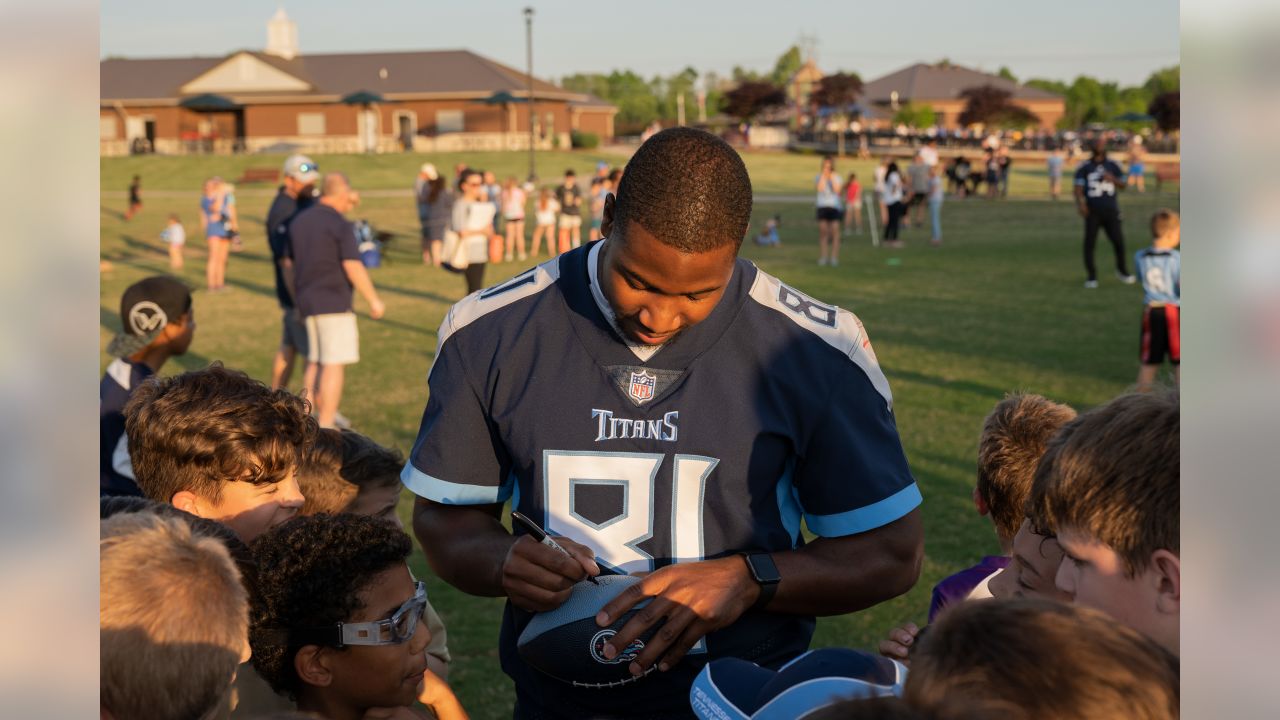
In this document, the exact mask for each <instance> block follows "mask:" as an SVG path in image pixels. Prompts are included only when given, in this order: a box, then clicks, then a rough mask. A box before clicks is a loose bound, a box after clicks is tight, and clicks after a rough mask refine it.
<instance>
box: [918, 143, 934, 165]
mask: <svg viewBox="0 0 1280 720" xmlns="http://www.w3.org/2000/svg"><path fill="white" fill-rule="evenodd" d="M920 159H921V160H923V161H924V164H925V165H928V166H929V167H933V166H934V165H937V164H938V150H937V148H931V147H929V146H928V145H925V146H924V147H922V148H920Z"/></svg>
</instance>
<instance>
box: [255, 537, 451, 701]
mask: <svg viewBox="0 0 1280 720" xmlns="http://www.w3.org/2000/svg"><path fill="white" fill-rule="evenodd" d="M411 549H412V543H411V541H410V540H409V536H408V535H406V534H405V533H404V532H402V531H401V530H400V529H399V528H397V527H395V526H394V525H392V524H391V523H388V522H386V521H383V520H378V519H376V518H371V517H363V516H359V515H351V514H340V515H312V516H308V517H299V518H295V519H293V520H291V521H289V522H287V523H285V524H284V525H282V526H280V527H278V528H275V529H273V530H271V531H269V532H267V533H266V534H264V535H263V536H262V537H260V538H258V539H257V540H256V541H255V542H254V543H253V553H254V558H255V559H256V560H257V562H258V563H259V565H260V567H261V568H262V570H261V573H260V575H259V578H258V588H257V595H256V596H255V597H254V599H253V603H252V607H251V610H250V618H249V643H250V645H251V647H252V648H253V664H254V667H256V668H257V670H258V672H259V673H260V674H261V675H262V677H263V678H264V679H266V681H267V682H268V683H269V684H270V685H271V687H272V689H274V690H275V691H276V692H277V693H279V694H281V695H286V696H288V697H289V698H291V699H293V700H294V701H295V702H296V703H297V705H298V709H299V710H302V711H307V712H314V713H317V714H319V715H321V716H323V717H326V718H330V719H331V720H346V719H347V718H351V719H353V720H354V719H356V718H362V717H369V716H371V715H369V714H367V713H370V711H371V710H374V713H381V714H379V715H377V716H379V717H383V716H390V712H391V709H393V708H402V709H403V708H408V706H410V705H412V704H413V702H414V701H415V700H416V699H421V700H422V701H423V702H424V703H426V704H427V705H428V706H430V707H431V709H432V711H433V712H434V713H435V715H436V716H437V717H438V718H440V720H456V719H458V718H465V717H466V713H465V712H463V710H462V707H461V706H460V705H459V704H458V700H457V698H456V697H454V695H453V691H452V690H450V689H449V686H448V685H447V684H445V682H444V681H443V680H441V679H440V678H439V677H438V676H436V675H435V674H434V673H432V672H431V671H430V670H428V668H427V660H426V656H425V650H426V647H427V644H428V643H429V642H430V641H431V636H430V632H429V631H428V630H427V627H426V623H424V622H420V621H421V620H422V616H423V613H424V611H425V608H426V600H427V597H426V586H425V584H424V583H422V582H421V581H415V580H414V578H413V576H412V575H411V574H410V573H409V566H408V564H407V563H406V561H407V559H408V557H409V552H410V550H411ZM378 708H382V709H385V710H376V709H378ZM404 712H412V711H410V710H405V711H404ZM402 714H403V713H402ZM396 717H399V716H398V715H397V716H396ZM406 717H415V716H414V715H406Z"/></svg>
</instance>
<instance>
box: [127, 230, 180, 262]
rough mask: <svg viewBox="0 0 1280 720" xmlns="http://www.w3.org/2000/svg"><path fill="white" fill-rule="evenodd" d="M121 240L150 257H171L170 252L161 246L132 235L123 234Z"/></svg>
mask: <svg viewBox="0 0 1280 720" xmlns="http://www.w3.org/2000/svg"><path fill="white" fill-rule="evenodd" d="M120 239H121V240H123V241H124V244H125V245H128V246H129V247H130V248H133V249H135V250H140V251H142V252H144V253H146V254H148V255H158V256H161V257H166V258H167V257H169V251H168V250H166V249H164V248H162V247H160V246H159V245H156V244H152V243H149V242H146V241H143V240H139V239H138V238H136V237H134V236H132V235H124V234H121V235H120Z"/></svg>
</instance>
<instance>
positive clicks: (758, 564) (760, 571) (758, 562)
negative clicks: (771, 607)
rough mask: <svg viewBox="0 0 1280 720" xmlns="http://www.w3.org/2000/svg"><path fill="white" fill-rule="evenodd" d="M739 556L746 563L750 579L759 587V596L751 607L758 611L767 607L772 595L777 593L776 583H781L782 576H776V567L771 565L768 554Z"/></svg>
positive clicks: (743, 554)
mask: <svg viewBox="0 0 1280 720" xmlns="http://www.w3.org/2000/svg"><path fill="white" fill-rule="evenodd" d="M741 555H742V559H743V560H746V561H747V570H749V571H750V572H751V579H753V580H755V581H756V584H757V585H759V586H760V596H759V597H758V598H756V602H755V604H754V605H752V606H751V607H752V608H753V609H756V610H759V609H760V608H763V607H764V606H766V605H768V604H769V601H770V600H772V599H773V596H774V593H776V592H778V583H779V582H781V581H782V576H781V575H779V574H778V566H777V565H774V564H773V556H772V555H770V554H769V553H763V552H762V553H746V552H744V553H741Z"/></svg>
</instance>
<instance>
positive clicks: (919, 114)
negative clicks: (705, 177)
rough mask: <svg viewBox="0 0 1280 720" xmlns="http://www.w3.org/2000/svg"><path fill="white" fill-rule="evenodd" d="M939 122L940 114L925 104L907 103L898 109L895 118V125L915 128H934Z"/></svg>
mask: <svg viewBox="0 0 1280 720" xmlns="http://www.w3.org/2000/svg"><path fill="white" fill-rule="evenodd" d="M936 122H938V114H937V113H936V112H934V111H933V108H932V107H930V106H929V105H925V104H923V103H907V104H906V105H903V106H902V107H900V108H898V112H897V114H896V115H894V116H893V124H894V125H898V124H902V125H906V126H907V127H913V128H927V127H932V126H933V125H934V123H936Z"/></svg>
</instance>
